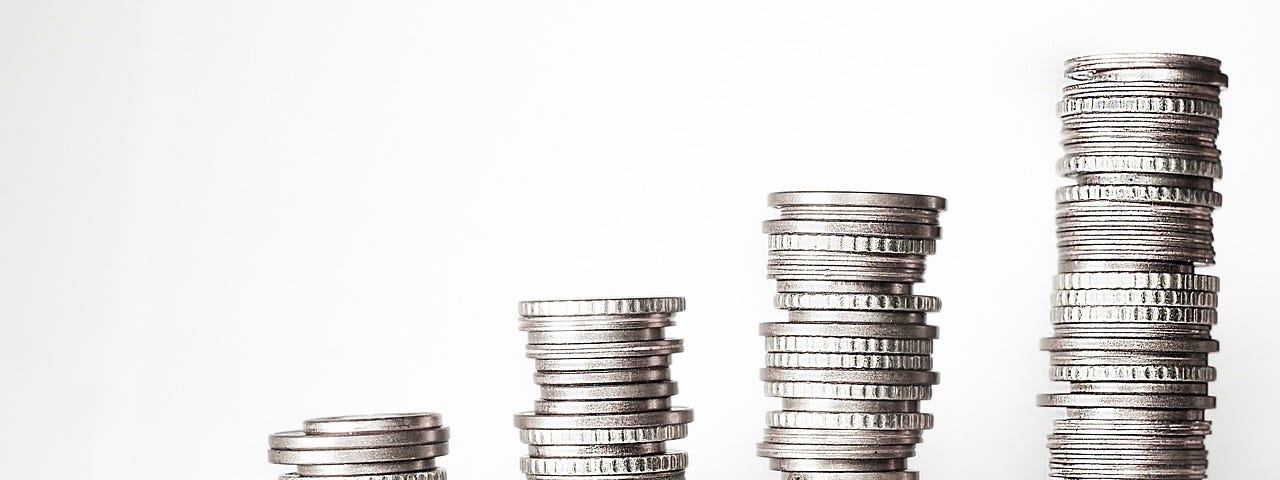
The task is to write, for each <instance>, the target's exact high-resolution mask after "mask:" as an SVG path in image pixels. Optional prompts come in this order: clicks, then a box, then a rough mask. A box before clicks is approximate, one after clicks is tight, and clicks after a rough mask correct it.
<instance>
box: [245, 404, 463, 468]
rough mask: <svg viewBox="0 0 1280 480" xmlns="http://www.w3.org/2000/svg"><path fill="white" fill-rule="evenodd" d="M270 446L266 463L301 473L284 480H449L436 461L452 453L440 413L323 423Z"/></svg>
mask: <svg viewBox="0 0 1280 480" xmlns="http://www.w3.org/2000/svg"><path fill="white" fill-rule="evenodd" d="M268 443H269V444H270V450H269V451H268V453H267V455H268V461H270V462H271V463H276V464H282V465H295V466H296V467H297V472H296V473H286V474H284V475H281V476H280V479H281V480H298V479H304V478H305V479H310V480H445V478H446V476H445V471H444V469H443V468H440V467H437V466H436V458H437V457H441V456H444V455H445V454H448V453H449V429H448V428H446V427H444V426H443V425H442V424H441V421H440V415H439V414H436V413H395V414H385V415H352V416H342V417H323V418H313V419H311V420H307V421H305V422H303V424H302V430H293V431H288V432H280V433H277V434H274V435H271V436H270V438H269V439H268Z"/></svg>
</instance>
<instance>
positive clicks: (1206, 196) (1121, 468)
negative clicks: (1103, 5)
mask: <svg viewBox="0 0 1280 480" xmlns="http://www.w3.org/2000/svg"><path fill="white" fill-rule="evenodd" d="M1219 67H1220V62H1218V60H1215V59H1212V58H1208V57H1201V56H1196V55H1181V54H1165V53H1136V54H1135V53H1124V54H1105V55H1090V56H1085V57H1077V58H1073V59H1070V60H1067V62H1066V78H1067V84H1066V86H1065V87H1064V88H1063V100H1062V102H1060V103H1059V105H1058V113H1059V115H1060V116H1061V117H1062V126H1063V148H1064V150H1065V154H1066V155H1065V156H1064V157H1063V158H1062V159H1061V160H1060V161H1059V163H1058V171H1059V172H1060V173H1062V174H1063V175H1065V176H1067V177H1070V178H1072V179H1073V180H1074V183H1075V184H1073V185H1070V186H1066V187H1062V188H1060V189H1059V190H1058V192H1057V200H1058V218H1057V220H1058V253H1059V260H1060V262H1061V263H1060V265H1059V275H1058V276H1057V277H1056V278H1055V281H1054V292H1053V297H1052V302H1053V308H1052V313H1051V321H1052V322H1053V328H1054V336H1053V337H1052V338H1048V339H1045V340H1044V341H1043V342H1042V348H1043V349H1044V350H1047V351H1049V352H1050V364H1051V367H1050V376H1051V378H1052V380H1054V381H1061V382H1070V384H1071V385H1070V390H1069V392H1067V393H1053V394H1047V395H1042V396H1040V399H1039V401H1040V404H1041V405H1042V406H1046V407H1060V408H1066V411H1067V414H1066V418H1064V419H1061V420H1057V421H1056V422H1055V423H1054V428H1053V432H1052V433H1051V434H1050V435H1049V456H1050V460H1049V461H1050V465H1049V475H1050V477H1053V478H1062V479H1071V480H1109V479H1143V480H1146V479H1159V480H1194V479H1202V478H1205V477H1206V474H1207V466H1208V454H1207V452H1206V450H1205V448H1204V438H1205V435H1207V434H1208V433H1209V422H1207V421H1205V409H1209V408H1213V406H1214V398H1213V397H1211V396H1209V395H1208V382H1210V381H1212V380H1213V379H1214V375H1215V371H1214V369H1213V367H1211V366H1209V362H1208V356H1209V354H1210V353H1211V352H1215V351H1217V349H1218V343H1217V342H1216V341H1214V340H1213V339H1212V338H1210V328H1211V327H1212V326H1213V324H1214V323H1215V322H1216V321H1217V311H1216V310H1215V308H1216V306H1217V293H1216V292H1217V290H1218V279H1217V278H1216V277H1212V276H1208V275H1199V274H1197V273H1196V267H1197V266H1202V265H1210V264H1212V263H1213V262H1214V249H1213V221H1212V219H1211V215H1212V213H1213V211H1214V209H1215V208H1216V207H1218V206H1219V205H1220V204H1221V202H1222V198H1221V196H1220V195H1219V194H1218V193H1217V192H1215V191H1213V183H1214V180H1216V179H1217V178H1220V177H1221V175H1222V167H1221V163H1220V158H1219V156H1220V152H1219V151H1218V148H1217V146H1216V140H1217V136H1218V118H1219V117H1220V116H1221V113H1222V107H1221V106H1220V104H1219V101H1218V96H1219V94H1220V93H1221V91H1222V89H1223V88H1224V87H1226V85H1227V77H1226V75H1224V74H1223V73H1222V72H1221V71H1220V69H1219Z"/></svg>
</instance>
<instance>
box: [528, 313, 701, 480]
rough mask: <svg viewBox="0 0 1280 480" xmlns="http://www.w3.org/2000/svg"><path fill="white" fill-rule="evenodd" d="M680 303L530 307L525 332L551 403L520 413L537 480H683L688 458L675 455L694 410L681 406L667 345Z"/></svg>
mask: <svg viewBox="0 0 1280 480" xmlns="http://www.w3.org/2000/svg"><path fill="white" fill-rule="evenodd" d="M682 310H684V299H683V298H679V297H658V298H618V299H598V300H548V301H529V302H521V303H520V316H521V319H520V329H521V330H524V331H526V332H528V337H529V343H528V346H527V349H526V352H527V355H528V356H529V357H530V358H532V359H534V364H535V368H536V370H537V372H536V373H535V374H534V381H535V382H536V383H537V384H538V386H539V389H540V390H541V399H539V400H538V401H537V402H535V404H534V410H533V411H532V412H525V413H520V414H517V415H516V416H515V424H516V427H517V428H519V429H520V438H521V440H522V441H523V442H524V443H526V444H528V445H529V456H527V457H524V458H522V459H521V462H520V468H521V470H522V471H523V472H524V474H525V475H526V476H527V477H528V478H529V479H530V480H569V479H581V480H589V479H599V480H606V479H607V480H683V479H684V470H685V466H686V465H687V464H688V456H687V455H686V454H685V453H684V452H676V451H671V452H669V451H667V448H666V442H667V441H668V440H676V439H680V438H684V437H685V435H686V434H687V433H688V424H689V422H691V421H693V411H692V410H690V409H687V408H673V407H672V406H671V397H672V396H673V395H675V394H676V382H674V381H672V380H671V370H670V365H671V356H672V354H675V353H678V352H681V351H683V349H684V343H683V342H682V341H680V340H678V339H668V338H666V334H665V330H664V329H665V328H666V327H669V326H672V325H674V324H675V322H674V321H673V320H672V315H674V314H675V313H676V312H680V311H682Z"/></svg>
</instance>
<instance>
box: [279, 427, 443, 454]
mask: <svg viewBox="0 0 1280 480" xmlns="http://www.w3.org/2000/svg"><path fill="white" fill-rule="evenodd" d="M447 440H449V429H448V428H447V427H437V428H427V429H420V430H397V431H391V432H378V433H364V434H360V433H356V434H307V433H306V432H303V431H302V430H294V431H289V432H280V433H276V434H272V435H271V436H270V437H268V446H269V447H270V448H272V449H274V450H340V449H353V448H372V447H395V446H400V445H421V444H424V443H440V442H444V441H447Z"/></svg>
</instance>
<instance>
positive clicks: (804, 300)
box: [758, 192, 946, 480]
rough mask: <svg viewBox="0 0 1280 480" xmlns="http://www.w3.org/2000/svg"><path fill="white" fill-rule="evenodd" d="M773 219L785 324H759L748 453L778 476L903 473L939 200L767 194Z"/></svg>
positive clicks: (930, 304)
mask: <svg viewBox="0 0 1280 480" xmlns="http://www.w3.org/2000/svg"><path fill="white" fill-rule="evenodd" d="M769 205H770V206H772V207H776V208H778V209H780V210H781V218H779V219H776V220H769V221H766V222H765V223H764V230H765V233H767V234H768V235H769V264H768V272H769V277H770V278H773V279H775V280H776V281H777V287H778V293H777V295H776V297H775V298H774V306H776V307H777V308H779V309H782V310H786V311H787V312H788V321H786V322H777V323H764V324H761V325H760V333H761V335H763V336H764V337H765V345H766V350H767V352H768V353H767V355H766V368H764V369H763V370H762V371H761V379H762V380H764V382H765V392H766V394H767V395H770V396H773V397H780V398H782V410H779V411H773V412H769V413H768V414H767V415H766V419H765V422H766V427H767V428H765V432H764V441H763V442H762V443H760V444H759V447H758V453H759V455H760V456H762V457H767V458H769V459H770V460H769V461H770V466H771V468H773V469H774V470H778V471H781V472H783V478H784V479H787V480H914V479H916V478H917V475H916V472H912V471H907V470H906V468H907V465H906V463H907V458H909V457H911V456H913V455H915V445H916V444H917V443H919V442H920V440H921V434H922V431H923V430H925V429H928V428H931V427H932V425H933V417H932V416H931V415H929V414H927V413H921V412H920V408H919V403H920V401H921V400H926V399H928V398H929V397H930V395H931V393H932V385H935V384H936V383H937V382H938V375H937V374H936V373H934V372H933V371H932V367H933V365H932V359H931V357H930V354H931V353H932V351H933V339H934V338H937V329H936V328H935V327H932V326H929V325H926V323H925V313H927V312H935V311H937V310H938V308H939V307H940V303H939V301H938V299H937V298H936V297H928V296H922V295H915V294H914V293H912V292H913V284H914V283H916V282H921V281H923V280H924V270H925V258H926V257H927V256H928V255H931V254H933V253H934V249H935V244H936V241H937V239H938V238H939V235H940V234H941V229H940V227H939V226H938V214H939V212H941V211H942V210H943V209H944V208H945V206H946V201H945V200H944V199H942V198H939V197H932V196H924V195H903V194H889V193H860V192H781V193H773V194H770V195H769Z"/></svg>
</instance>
